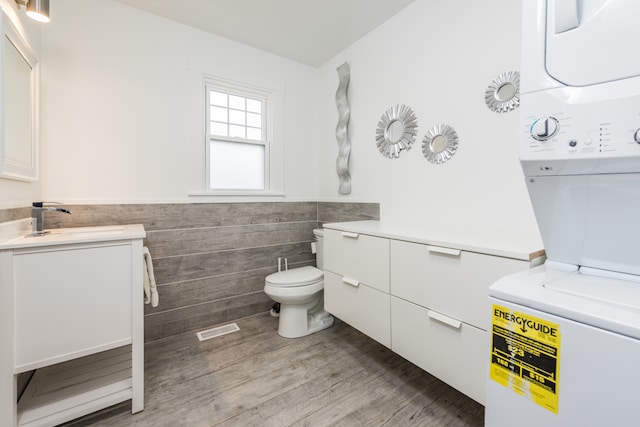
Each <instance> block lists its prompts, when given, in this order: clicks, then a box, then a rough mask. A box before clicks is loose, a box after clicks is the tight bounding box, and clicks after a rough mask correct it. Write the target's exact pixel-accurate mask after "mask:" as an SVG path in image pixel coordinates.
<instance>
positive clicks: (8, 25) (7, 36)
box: [0, 12, 40, 181]
mask: <svg viewBox="0 0 640 427" xmlns="http://www.w3.org/2000/svg"><path fill="white" fill-rule="evenodd" d="M0 14H1V15H2V16H1V17H0V32H1V33H2V37H3V40H2V42H1V43H0V70H4V64H5V62H6V55H7V52H6V49H5V40H7V41H8V42H9V43H11V44H12V45H13V46H14V47H15V48H16V50H17V51H18V53H19V54H20V55H21V56H22V58H23V59H24V60H25V62H27V64H29V66H30V67H31V74H30V82H31V93H30V100H29V102H30V111H31V117H30V122H31V128H30V129H29V134H30V136H31V140H30V141H27V142H26V143H27V144H30V146H29V149H30V152H31V158H30V159H29V160H28V161H26V162H25V161H23V160H20V159H13V158H10V157H8V156H7V155H6V152H5V148H6V145H7V141H5V110H6V109H7V108H11V106H10V105H8V101H7V100H6V99H5V90H4V81H0V178H8V179H15V180H19V181H37V180H38V170H39V168H38V161H39V156H38V151H39V142H38V139H39V130H38V124H39V118H38V112H39V105H38V103H39V96H38V95H39V81H40V78H39V75H40V64H39V61H38V58H37V56H36V55H35V53H34V52H33V50H32V49H31V47H30V46H29V44H28V43H27V42H26V41H25V40H24V38H23V37H22V35H21V34H20V33H19V31H18V30H17V29H16V27H15V26H14V25H13V23H12V22H11V20H10V19H9V18H8V17H7V15H6V14H5V13H4V12H0ZM4 75H5V73H4V72H2V76H4ZM3 78H4V77H3Z"/></svg>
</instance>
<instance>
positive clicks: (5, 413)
mask: <svg viewBox="0 0 640 427" xmlns="http://www.w3.org/2000/svg"><path fill="white" fill-rule="evenodd" d="M144 237H145V231H144V228H143V227H142V226H141V225H130V226H121V227H110V228H109V227H92V228H87V229H80V228H78V229H66V230H63V229H61V230H55V231H52V232H51V233H50V234H48V235H45V236H43V237H24V238H19V239H15V240H11V241H9V242H5V243H0V297H1V298H0V305H1V307H0V309H1V310H0V311H1V312H2V320H3V324H2V326H1V327H0V336H1V338H2V342H3V343H4V344H3V345H5V348H4V349H3V351H2V357H1V359H0V362H1V363H0V409H2V410H1V411H0V425H3V426H5V425H6V426H16V425H20V426H54V425H58V424H60V423H63V422H65V421H69V420H72V419H74V418H77V417H79V416H82V415H85V414H87V413H90V412H93V411H96V410H98V409H101V408H104V407H107V406H111V405H113V404H115V403H118V402H122V401H124V400H128V399H131V401H132V412H138V411H140V410H142V409H143V406H144V394H143V393H144V392H143V388H144V356H143V355H144V342H143V340H144V330H143V307H142V304H143V288H142V280H143V255H142V251H143V248H142V239H143V238H144ZM32 370H35V374H34V375H33V378H32V379H31V382H30V383H29V385H28V386H27V389H26V391H25V392H24V394H23V396H22V398H21V399H20V402H18V403H17V402H16V400H17V395H16V375H18V374H21V373H23V372H29V371H32Z"/></svg>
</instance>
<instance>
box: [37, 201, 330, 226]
mask: <svg viewBox="0 0 640 427" xmlns="http://www.w3.org/2000/svg"><path fill="white" fill-rule="evenodd" d="M65 207H66V208H67V209H69V210H71V211H72V212H73V215H58V214H55V213H54V214H51V215H48V214H47V213H45V215H47V218H46V219H45V224H46V226H47V227H48V228H60V227H83V226H93V225H113V224H144V227H145V229H146V230H147V231H151V230H173V229H178V228H199V227H219V226H230V225H247V224H273V223H285V222H300V221H317V215H318V214H317V203H316V202H290V203H289V202H270V203H184V204H180V203H178V204H125V205H65Z"/></svg>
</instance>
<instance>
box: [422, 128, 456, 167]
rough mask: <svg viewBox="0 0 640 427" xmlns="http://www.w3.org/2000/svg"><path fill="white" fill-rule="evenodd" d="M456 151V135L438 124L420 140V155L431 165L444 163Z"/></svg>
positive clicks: (453, 131)
mask: <svg viewBox="0 0 640 427" xmlns="http://www.w3.org/2000/svg"><path fill="white" fill-rule="evenodd" d="M456 151H458V133H457V132H456V130H455V129H454V128H452V127H451V126H449V125H445V124H439V125H436V126H434V127H432V128H431V129H429V130H428V131H427V134H426V135H425V137H424V139H423V140H422V154H424V157H425V158H426V159H427V160H429V161H430V162H431V163H434V164H436V165H439V164H441V163H445V162H447V161H449V160H450V159H451V157H453V155H454V154H456Z"/></svg>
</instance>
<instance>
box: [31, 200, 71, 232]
mask: <svg viewBox="0 0 640 427" xmlns="http://www.w3.org/2000/svg"><path fill="white" fill-rule="evenodd" d="M45 203H47V204H59V203H56V202H33V203H32V204H31V218H32V219H33V224H32V227H33V233H31V235H32V236H44V235H45V234H47V232H46V231H44V211H52V212H62V213H66V214H71V211H70V210H67V209H63V208H52V207H48V206H45Z"/></svg>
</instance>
